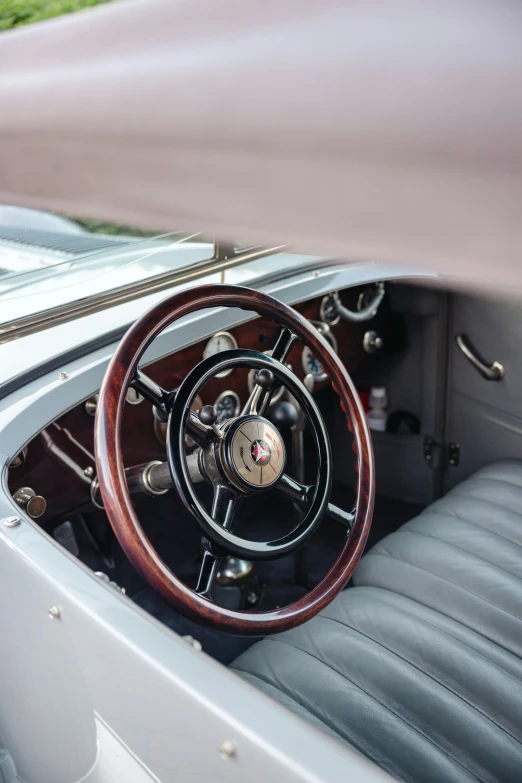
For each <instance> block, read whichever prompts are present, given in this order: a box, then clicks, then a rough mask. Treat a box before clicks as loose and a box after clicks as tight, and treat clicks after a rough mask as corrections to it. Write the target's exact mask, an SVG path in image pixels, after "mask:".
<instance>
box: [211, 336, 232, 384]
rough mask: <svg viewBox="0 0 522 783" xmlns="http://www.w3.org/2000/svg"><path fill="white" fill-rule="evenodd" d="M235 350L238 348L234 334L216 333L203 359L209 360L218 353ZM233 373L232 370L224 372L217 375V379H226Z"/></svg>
mask: <svg viewBox="0 0 522 783" xmlns="http://www.w3.org/2000/svg"><path fill="white" fill-rule="evenodd" d="M234 348H237V340H236V338H235V337H234V335H233V334H230V332H216V334H215V335H213V336H212V337H211V338H210V340H209V341H208V343H207V344H206V345H205V348H204V349H203V358H204V359H208V357H209V356H214V355H215V354H216V353H221V352H222V351H231V350H233V349H234ZM231 372H232V368H231V369H230V370H223V372H220V373H218V374H217V375H216V378H224V377H225V375H228V374H229V373H231Z"/></svg>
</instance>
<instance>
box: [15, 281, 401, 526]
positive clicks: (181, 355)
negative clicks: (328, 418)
mask: <svg viewBox="0 0 522 783" xmlns="http://www.w3.org/2000/svg"><path fill="white" fill-rule="evenodd" d="M360 296H361V291H360V289H349V290H348V291H345V292H343V302H346V305H347V306H349V307H351V308H353V309H356V306H357V301H358V298H359V297H360ZM326 300H327V297H319V298H317V299H313V300H310V301H307V302H304V303H301V304H298V305H296V307H295V309H296V310H298V311H299V312H300V313H301V314H302V315H303V316H304V317H305V318H307V319H308V320H310V321H311V322H313V323H314V325H316V326H318V325H319V326H320V324H321V323H322V324H324V322H325V320H328V321H329V322H330V323H329V325H328V326H326V325H325V326H324V328H325V330H326V335H325V336H326V337H327V338H328V339H330V341H331V342H332V344H333V345H334V348H335V349H336V350H337V352H338V355H339V357H340V359H341V361H342V362H343V363H344V365H345V366H346V368H347V370H348V372H350V373H353V372H354V371H356V370H357V369H358V368H359V367H360V366H361V364H362V363H364V362H369V361H376V357H375V356H371V355H369V354H368V352H367V351H366V350H365V349H364V347H363V341H364V335H365V334H366V333H367V331H368V329H369V328H371V329H373V330H378V331H379V332H380V333H381V334H386V333H389V327H390V328H392V324H391V323H390V317H391V315H392V314H390V313H389V312H387V311H386V308H381V309H380V310H379V312H378V313H377V315H376V316H375V317H374V318H373V319H372V321H371V327H370V326H369V324H370V322H362V323H353V322H348V321H344V320H342V319H338V318H336V317H335V312H332V310H331V307H329V304H330V303H329V302H327V301H326ZM320 328H321V327H320ZM279 331H280V329H279V327H278V326H277V325H276V324H275V323H274V322H272V321H271V320H269V319H266V318H262V317H256V318H255V319H253V320H251V321H248V322H246V323H243V324H241V325H239V326H237V327H234V328H231V329H230V330H229V331H223V332H218V333H216V334H215V335H211V336H209V337H208V338H207V339H205V340H202V341H200V342H197V343H194V344H193V345H189V346H188V347H186V348H183V349H182V350H179V351H177V352H175V353H172V354H169V355H167V356H164V357H163V358H161V359H160V360H158V361H155V362H154V363H152V364H149V365H148V366H146V367H144V368H143V369H144V371H145V372H146V373H147V374H148V375H149V376H150V377H151V378H152V379H153V380H154V381H156V382H157V383H159V384H160V385H161V386H162V387H163V388H166V389H169V390H175V389H177V388H178V387H179V386H180V384H181V382H182V381H183V380H184V378H185V377H186V375H187V374H188V372H189V371H190V370H191V369H192V368H193V367H194V366H195V365H196V364H197V363H198V362H199V361H201V359H202V358H203V357H204V356H205V355H210V353H211V352H215V351H218V350H223V349H228V348H231V347H235V346H236V345H237V346H239V347H241V348H249V349H253V350H259V351H264V352H267V353H268V352H270V351H271V349H272V348H273V346H274V344H275V342H276V339H277V337H278V335H279ZM385 343H386V341H385ZM378 356H380V354H378ZM377 360H378V359H377ZM287 363H288V364H289V365H290V366H291V368H292V370H293V372H294V373H295V374H296V375H297V376H298V377H299V378H300V379H301V380H302V379H303V378H304V377H305V375H306V374H308V373H312V374H313V375H314V381H315V383H314V391H318V390H320V389H322V388H325V387H327V385H328V384H329V380H328V378H327V376H326V375H324V373H322V368H321V367H320V365H318V362H317V360H316V359H315V357H313V356H311V355H310V353H309V351H308V350H307V349H304V347H303V346H302V344H301V343H297V344H296V345H294V346H293V348H292V349H291V351H290V354H289V356H288V359H287ZM252 383H253V377H252V375H251V374H250V378H249V371H248V370H247V369H243V368H237V369H234V370H231V371H227V372H225V373H222V374H221V375H220V376H219V377H218V376H216V377H214V378H213V379H211V380H210V381H209V382H208V383H207V384H206V385H205V387H204V388H203V389H202V390H201V398H200V399H199V400H197V402H196V404H195V407H199V406H201V405H206V404H212V405H216V406H217V407H218V411H221V412H222V416H224V417H225V416H229V415H235V414H236V412H237V410H238V409H239V408H241V407H242V406H243V404H244V403H245V402H246V400H247V398H248V395H249V391H250V389H251V388H252ZM283 392H284V390H281V394H282V393H283ZM276 399H277V397H276ZM95 412H96V397H91V398H89V399H88V400H86V401H84V402H82V403H80V404H78V405H77V406H75V407H74V408H72V409H71V410H69V411H68V412H67V413H65V414H63V415H62V416H61V417H60V418H58V419H57V420H56V421H54V422H52V423H51V424H50V425H48V426H47V427H46V428H45V429H44V430H42V431H41V432H40V433H38V434H37V435H36V436H35V437H34V438H33V440H32V441H31V442H30V443H29V444H28V446H27V449H26V450H25V453H24V454H21V455H19V458H17V459H15V460H13V462H12V463H11V467H10V469H9V476H8V484H9V490H10V492H11V493H12V494H13V496H14V497H15V499H16V498H17V493H19V496H20V493H21V492H22V491H23V490H27V489H30V490H32V491H33V492H34V493H35V494H36V495H37V496H42V497H43V498H44V499H45V501H46V508H45V511H44V512H43V513H42V514H41V517H40V519H39V521H41V522H42V523H43V524H44V525H45V523H46V522H50V521H52V520H54V519H56V518H58V517H60V516H63V515H64V514H68V513H71V512H72V511H74V510H78V509H80V508H82V507H87V506H88V505H89V504H90V503H91V489H92V480H93V477H94V475H95V462H94V415H95ZM122 451H123V458H124V463H125V465H126V466H127V467H130V466H133V465H139V464H143V463H146V462H149V461H151V460H161V461H164V460H165V459H166V450H165V428H164V425H161V424H160V423H159V422H158V421H157V420H156V419H155V418H154V416H153V413H152V407H151V405H150V403H148V402H147V401H146V400H143V398H141V395H139V394H137V393H136V392H134V390H130V393H129V396H128V398H127V404H126V405H125V410H124V414H123V421H122ZM35 505H36V504H35ZM38 508H41V506H38Z"/></svg>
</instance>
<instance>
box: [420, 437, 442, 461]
mask: <svg viewBox="0 0 522 783" xmlns="http://www.w3.org/2000/svg"><path fill="white" fill-rule="evenodd" d="M423 453H424V459H425V460H426V462H428V463H429V465H430V468H433V470H436V469H437V468H439V467H440V461H441V456H442V446H441V444H440V443H437V441H436V440H435V438H432V437H431V435H426V437H425V438H424V445H423Z"/></svg>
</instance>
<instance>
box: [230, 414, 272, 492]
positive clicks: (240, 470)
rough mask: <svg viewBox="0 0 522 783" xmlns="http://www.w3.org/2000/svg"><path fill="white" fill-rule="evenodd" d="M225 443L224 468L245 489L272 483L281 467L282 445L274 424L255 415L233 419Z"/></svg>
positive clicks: (257, 487)
mask: <svg viewBox="0 0 522 783" xmlns="http://www.w3.org/2000/svg"><path fill="white" fill-rule="evenodd" d="M227 435H228V437H227V438H226V442H225V459H224V463H225V466H226V468H228V470H229V471H230V473H231V474H232V476H233V479H234V482H235V483H240V484H241V485H243V487H245V486H246V487H247V488H248V489H264V488H265V487H270V486H272V485H273V484H274V483H275V482H276V481H277V480H278V479H279V477H280V476H281V474H282V473H283V470H284V467H285V458H286V454H285V445H284V443H283V439H282V438H281V435H280V434H279V432H278V431H277V430H276V429H275V427H273V426H272V424H270V422H268V421H267V420H266V419H263V418H261V417H259V416H252V417H249V418H241V419H238V420H236V422H235V426H233V427H232V428H231V429H230V430H229V432H228V433H227Z"/></svg>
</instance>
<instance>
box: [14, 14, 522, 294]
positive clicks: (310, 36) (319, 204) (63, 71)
mask: <svg viewBox="0 0 522 783" xmlns="http://www.w3.org/2000/svg"><path fill="white" fill-rule="evenodd" d="M521 96H522V5H521V3H520V2H519V0H513V2H511V1H510V0H490V1H489V2H486V1H485V0H458V1H456V0H449V1H446V0H424V2H418V1H417V2H414V1H413V0H411V1H410V2H408V0H381V2H378V1H377V0H374V2H372V1H371V0H365V2H356V1H355V0H352V1H351V2H347V0H315V1H312V0H294V2H292V1H291V0H262V2H260V1H259V0H255V2H254V0H219V2H216V0H122V1H120V2H115V3H113V4H108V5H104V6H100V7H98V8H96V9H92V10H89V11H85V12H82V13H79V14H76V15H73V16H68V17H62V18H60V19H57V20H54V21H50V22H45V23H42V24H38V25H34V26H32V27H27V28H23V29H21V30H18V31H14V32H9V33H4V34H2V35H0V202H4V203H11V204H24V205H29V206H36V207H41V208H44V209H51V210H52V209H56V210H60V211H65V212H69V213H72V214H82V215H90V216H92V217H98V218H104V219H109V220H118V221H125V222H126V223H138V224H140V225H150V226H152V227H158V228H164V229H167V230H168V229H173V228H179V227H183V228H184V229H202V230H205V231H207V232H208V231H212V232H215V233H216V234H217V235H219V236H220V237H222V238H233V237H235V238H240V239H245V238H246V239H248V240H252V241H261V242H270V243H273V242H288V243H289V244H290V245H292V246H294V247H295V248H296V249H299V250H304V251H312V252H319V253H321V254H335V255H337V256H343V257H346V258H354V259H376V260H379V261H391V262H397V263H401V264H404V263H408V264H414V265H415V266H417V267H419V266H425V267H433V268H435V269H437V270H439V271H441V272H444V273H454V272H458V273H459V274H464V275H466V276H467V277H468V278H469V277H471V276H473V277H479V278H480V279H481V280H482V281H483V282H484V281H486V282H491V281H493V280H494V281H499V280H501V279H504V280H506V279H509V280H510V285H513V284H515V283H516V284H517V285H518V284H520V287H521V289H522V265H521V264H520V258H521V255H522V99H521Z"/></svg>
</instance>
